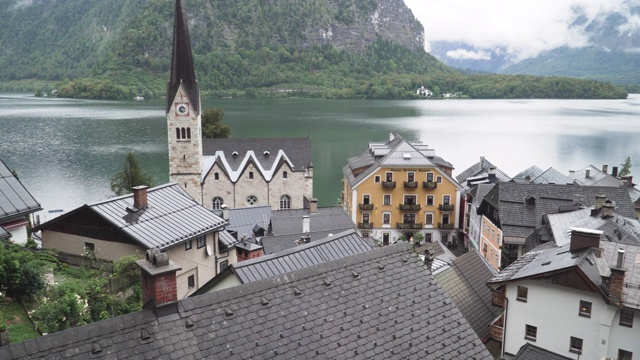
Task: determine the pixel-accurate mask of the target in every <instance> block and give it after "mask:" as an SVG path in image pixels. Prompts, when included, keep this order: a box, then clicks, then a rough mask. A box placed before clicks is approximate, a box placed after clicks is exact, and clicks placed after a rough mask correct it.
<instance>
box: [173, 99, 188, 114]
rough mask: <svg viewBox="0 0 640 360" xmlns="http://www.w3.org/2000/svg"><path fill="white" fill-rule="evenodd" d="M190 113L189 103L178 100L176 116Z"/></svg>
mask: <svg viewBox="0 0 640 360" xmlns="http://www.w3.org/2000/svg"><path fill="white" fill-rule="evenodd" d="M188 115H189V103H186V102H177V103H176V116H188Z"/></svg>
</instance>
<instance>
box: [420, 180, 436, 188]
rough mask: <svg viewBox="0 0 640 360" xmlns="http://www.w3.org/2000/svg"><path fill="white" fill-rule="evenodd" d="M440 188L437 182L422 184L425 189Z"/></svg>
mask: <svg viewBox="0 0 640 360" xmlns="http://www.w3.org/2000/svg"><path fill="white" fill-rule="evenodd" d="M437 187H438V183H437V182H435V181H424V182H422V188H423V189H435V188H437Z"/></svg>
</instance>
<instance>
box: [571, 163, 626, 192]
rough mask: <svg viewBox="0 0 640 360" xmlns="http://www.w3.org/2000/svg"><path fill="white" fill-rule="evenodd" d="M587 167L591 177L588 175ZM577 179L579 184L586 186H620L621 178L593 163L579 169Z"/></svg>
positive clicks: (576, 174)
mask: <svg viewBox="0 0 640 360" xmlns="http://www.w3.org/2000/svg"><path fill="white" fill-rule="evenodd" d="M587 169H588V170H589V177H587ZM575 180H576V182H577V183H578V184H580V185H584V186H613V187H619V186H620V180H618V179H617V178H615V177H614V176H612V175H609V174H607V173H605V172H603V171H602V170H600V169H598V168H597V167H595V166H593V165H589V166H587V167H586V168H584V169H580V170H577V171H576V172H575Z"/></svg>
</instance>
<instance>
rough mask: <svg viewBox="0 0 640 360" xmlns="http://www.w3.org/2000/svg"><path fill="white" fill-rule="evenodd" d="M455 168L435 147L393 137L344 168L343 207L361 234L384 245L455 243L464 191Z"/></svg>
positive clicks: (373, 147) (374, 146)
mask: <svg viewBox="0 0 640 360" xmlns="http://www.w3.org/2000/svg"><path fill="white" fill-rule="evenodd" d="M452 170H453V165H451V164H450V163H449V162H447V161H445V160H444V159H442V158H440V157H438V156H436V155H435V151H434V150H433V149H429V148H428V147H427V146H426V145H424V144H421V143H412V142H408V141H406V140H405V139H403V138H402V137H401V136H399V135H398V134H390V135H389V138H388V139H387V140H385V141H383V142H372V143H369V149H368V150H367V151H366V152H365V153H364V154H362V155H360V156H357V157H353V158H350V159H348V164H347V165H346V166H344V167H343V168H342V172H343V175H344V179H343V193H342V203H343V207H344V209H345V210H346V212H347V214H349V217H350V218H351V220H352V221H353V222H354V223H356V224H357V227H358V230H359V231H360V234H362V236H363V237H369V236H370V237H372V238H374V240H375V241H376V242H377V243H378V244H380V245H389V244H391V243H394V242H396V241H398V240H399V239H406V240H409V239H412V238H413V239H414V240H416V241H420V239H421V238H423V239H425V240H426V241H442V242H443V243H445V244H447V243H453V242H454V241H455V240H454V238H455V237H456V236H457V234H456V231H457V228H458V224H459V222H458V216H459V213H460V203H459V201H458V200H459V199H460V191H461V190H462V187H461V186H460V185H459V184H458V183H457V182H456V181H455V180H454V179H453V178H452V177H451V172H452Z"/></svg>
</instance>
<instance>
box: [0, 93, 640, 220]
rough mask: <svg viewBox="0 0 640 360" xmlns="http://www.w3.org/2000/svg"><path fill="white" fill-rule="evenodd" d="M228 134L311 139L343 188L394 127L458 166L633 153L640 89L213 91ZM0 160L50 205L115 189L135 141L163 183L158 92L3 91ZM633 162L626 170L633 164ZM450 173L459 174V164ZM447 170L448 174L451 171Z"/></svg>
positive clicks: (333, 190)
mask: <svg viewBox="0 0 640 360" xmlns="http://www.w3.org/2000/svg"><path fill="white" fill-rule="evenodd" d="M203 107H205V108H206V107H222V108H224V109H225V112H226V114H225V122H226V123H228V124H230V125H231V127H232V128H233V136H234V137H300V136H307V135H310V136H311V138H312V146H313V152H314V154H313V157H314V165H315V180H314V181H315V182H314V192H315V195H316V196H317V197H318V199H319V201H320V204H321V205H323V206H328V205H333V204H335V203H336V200H337V198H338V196H339V194H340V190H341V184H340V180H341V178H342V175H341V168H342V166H343V165H344V164H345V162H346V158H348V157H350V156H355V155H358V154H360V153H361V152H363V151H364V150H366V148H367V144H368V142H370V141H381V140H383V139H384V138H386V137H387V136H388V134H389V133H390V132H398V133H400V134H401V135H402V136H404V137H405V138H408V139H411V140H420V141H423V142H424V143H426V144H428V145H429V146H431V147H433V148H435V149H436V154H437V155H439V156H442V157H443V158H445V159H446V160H448V161H449V162H451V163H453V164H454V166H455V168H456V170H457V171H458V172H459V171H463V170H464V169H466V168H467V167H469V166H470V165H472V164H474V163H476V162H477V161H478V159H479V156H481V155H484V156H486V157H487V159H489V160H490V161H492V162H493V163H494V164H496V165H497V166H498V167H500V169H502V170H503V171H505V172H506V173H507V174H508V175H510V176H513V175H515V174H516V173H518V172H520V171H521V170H524V169H525V168H527V167H529V166H531V165H534V164H535V165H537V166H539V167H541V168H543V169H546V168H548V167H550V166H553V167H555V168H556V169H558V170H560V171H562V172H565V173H567V172H568V170H570V169H573V170H576V169H580V168H583V167H585V166H586V165H589V164H593V165H594V166H597V167H601V166H602V164H609V168H610V169H611V166H619V165H620V163H622V162H623V161H624V159H625V158H626V157H627V156H631V159H632V162H633V163H634V164H638V163H639V162H640V145H639V144H640V141H639V140H640V95H631V96H630V97H629V99H626V100H442V101H389V100H385V101H382V100H381V101H365V100H308V99H283V100H280V99H266V100H214V101H204V105H203ZM0 110H1V111H0V133H1V134H2V140H1V142H0V159H2V160H3V161H4V162H5V163H7V165H8V166H9V167H10V168H12V169H15V170H16V171H17V172H18V175H19V176H20V179H21V181H22V182H23V183H24V184H25V186H26V187H27V188H28V189H29V190H30V192H31V193H32V194H33V195H34V197H35V198H36V200H38V201H39V202H40V203H41V204H42V207H43V208H44V209H45V210H46V211H45V212H43V213H42V214H41V215H42V216H43V217H45V218H47V217H50V216H51V215H48V214H47V211H48V210H56V209H63V210H64V211H69V210H72V209H73V208H75V207H77V206H80V205H82V204H85V203H92V202H96V201H100V200H103V199H106V198H107V197H109V196H110V195H111V190H110V188H109V178H110V177H111V176H112V175H113V174H114V173H116V172H117V171H120V169H121V167H122V162H123V160H124V157H125V155H126V153H127V152H129V151H134V152H135V153H136V154H137V155H138V157H139V159H140V160H141V162H142V163H143V166H144V168H145V170H146V171H147V172H149V173H150V174H152V175H153V176H154V177H155V178H156V179H157V181H158V183H165V182H167V181H168V171H169V170H168V169H169V166H168V160H167V131H166V121H165V114H164V101H162V100H154V101H141V102H135V101H91V100H70V99H48V98H35V97H33V96H30V95H24V94H0ZM636 169H637V168H636V167H635V166H634V168H633V172H634V173H635V172H637V171H636ZM456 173H457V172H456ZM456 173H454V175H455V174H456Z"/></svg>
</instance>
